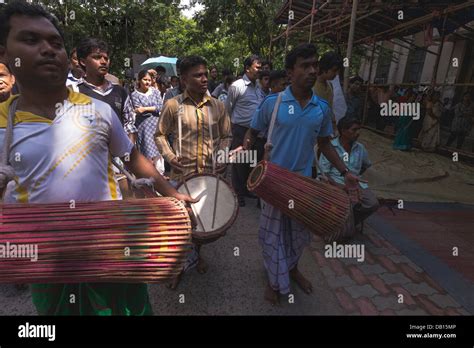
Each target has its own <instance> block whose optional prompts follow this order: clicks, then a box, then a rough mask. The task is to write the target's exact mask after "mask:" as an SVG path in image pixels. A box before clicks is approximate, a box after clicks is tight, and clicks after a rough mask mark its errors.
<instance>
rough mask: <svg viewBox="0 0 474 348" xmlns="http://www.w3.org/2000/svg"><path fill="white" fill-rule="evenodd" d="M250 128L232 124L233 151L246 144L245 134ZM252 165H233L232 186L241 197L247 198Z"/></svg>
mask: <svg viewBox="0 0 474 348" xmlns="http://www.w3.org/2000/svg"><path fill="white" fill-rule="evenodd" d="M247 130H248V128H247V127H244V126H240V125H238V124H232V146H231V147H232V150H233V149H235V148H237V147H239V146H241V145H242V144H243V143H244V137H245V133H247ZM251 169H252V168H251V167H250V163H234V164H232V186H233V187H234V190H235V192H236V193H237V195H238V196H239V197H243V196H245V195H246V194H247V193H248V191H247V178H248V177H249V174H250V171H251Z"/></svg>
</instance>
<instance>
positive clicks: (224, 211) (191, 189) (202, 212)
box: [177, 174, 239, 244]
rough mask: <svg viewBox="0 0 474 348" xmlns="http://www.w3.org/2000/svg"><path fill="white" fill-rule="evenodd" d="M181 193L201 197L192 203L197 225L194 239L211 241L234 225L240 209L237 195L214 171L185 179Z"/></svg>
mask: <svg viewBox="0 0 474 348" xmlns="http://www.w3.org/2000/svg"><path fill="white" fill-rule="evenodd" d="M177 190H178V192H180V193H184V194H187V195H190V196H191V197H193V198H200V201H199V202H198V203H195V204H192V208H193V213H194V215H195V217H196V220H197V221H196V223H197V226H196V228H195V229H194V230H193V241H194V242H195V243H197V244H207V243H211V242H214V241H216V240H217V239H219V238H220V237H222V236H224V235H225V233H226V231H227V230H228V229H229V228H230V227H231V226H232V225H233V224H234V222H235V219H236V218H237V214H238V212H239V205H238V201H237V195H236V194H235V192H234V190H233V189H232V187H231V186H230V185H229V184H228V183H227V182H226V181H225V180H223V179H221V178H219V177H217V176H216V175H212V174H195V175H192V176H189V177H187V178H186V179H185V181H184V183H181V184H180V185H179V186H178V188H177Z"/></svg>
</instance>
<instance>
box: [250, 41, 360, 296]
mask: <svg viewBox="0 0 474 348" xmlns="http://www.w3.org/2000/svg"><path fill="white" fill-rule="evenodd" d="M317 64H318V59H317V51H316V47H315V46H314V45H312V44H304V45H300V46H298V47H296V48H295V49H293V50H292V51H291V52H289V53H288V55H287V56H286V60H285V67H286V69H287V73H288V77H289V78H290V79H291V81H292V84H291V86H289V87H287V88H286V89H285V90H284V91H283V92H281V93H280V94H272V95H270V96H268V97H267V98H266V99H265V100H264V102H263V103H262V104H261V105H260V106H259V107H258V109H257V111H256V112H255V114H254V116H253V119H252V123H251V132H248V133H247V135H246V139H245V141H244V144H243V146H244V149H249V148H251V146H252V145H253V143H254V141H255V138H256V136H257V134H258V133H259V132H265V131H266V130H267V129H269V128H270V124H271V123H272V114H273V109H274V108H275V107H277V108H278V109H277V114H276V121H275V122H274V128H273V133H272V134H268V138H269V139H268V141H269V142H270V143H271V144H272V145H273V149H272V150H271V153H270V155H271V156H270V161H271V162H272V163H275V164H277V165H279V166H281V167H283V168H286V169H288V170H291V171H293V172H296V173H298V174H301V175H304V176H308V177H311V166H312V163H313V161H314V151H313V147H314V145H315V143H316V141H317V142H318V146H319V148H320V149H321V151H322V153H323V154H324V155H325V156H326V158H327V159H328V160H329V162H331V163H332V164H333V165H334V167H335V168H336V169H337V170H338V171H339V173H340V175H341V176H343V177H344V180H345V183H346V185H348V187H349V186H350V187H353V186H355V185H357V178H356V177H355V176H354V175H352V174H351V173H350V172H349V170H348V169H347V167H346V165H345V164H344V162H342V161H341V159H340V158H339V156H338V154H337V152H336V151H335V150H334V148H333V147H332V145H331V143H330V137H331V134H332V132H333V130H332V124H331V113H330V110H329V106H328V104H327V103H326V102H325V101H323V100H321V99H319V98H318V97H317V96H316V95H315V94H314V93H313V91H312V87H313V86H314V83H315V82H316V71H317ZM278 100H280V103H279V105H277V101H278ZM264 203H265V204H263V207H262V212H261V216H260V228H259V239H260V245H261V247H262V250H263V259H264V265H265V268H266V270H267V275H268V286H267V289H266V291H265V299H266V300H268V301H270V302H271V303H272V304H276V303H278V301H279V294H288V293H289V292H290V278H291V279H292V280H294V281H295V282H296V283H297V284H298V286H300V287H301V288H302V289H303V291H304V292H306V293H307V294H310V293H311V292H312V285H311V283H310V282H309V281H308V280H307V279H306V278H305V277H304V276H303V275H302V274H301V273H300V271H299V270H298V261H299V259H300V257H301V255H302V253H303V249H304V247H305V246H307V245H308V244H309V242H310V232H309V231H308V230H307V229H306V228H305V227H304V226H302V225H300V224H299V223H297V222H296V221H294V220H292V219H290V218H289V217H287V216H285V215H284V214H282V213H281V211H279V210H278V209H276V208H275V207H273V206H271V205H270V204H268V202H264Z"/></svg>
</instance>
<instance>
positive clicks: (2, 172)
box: [0, 98, 18, 192]
mask: <svg viewBox="0 0 474 348" xmlns="http://www.w3.org/2000/svg"><path fill="white" fill-rule="evenodd" d="M17 104H18V98H15V99H14V100H13V101H12V103H11V104H10V108H9V110H8V118H7V128H6V129H5V139H4V141H3V148H2V152H1V153H0V192H1V191H2V190H3V188H5V187H7V184H8V182H9V181H10V180H13V178H14V176H15V170H14V169H13V167H12V166H10V165H9V164H8V158H9V157H10V147H11V145H12V142H13V124H14V122H15V113H16V106H17Z"/></svg>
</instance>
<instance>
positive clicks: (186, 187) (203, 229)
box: [183, 179, 206, 232]
mask: <svg viewBox="0 0 474 348" xmlns="http://www.w3.org/2000/svg"><path fill="white" fill-rule="evenodd" d="M183 185H184V188H185V189H186V192H187V193H188V196H190V197H191V191H189V188H188V184H186V181H184V179H183ZM193 204H194V203H191V209H192V210H193V213H194V215H196V218H197V220H198V222H199V223H200V224H201V226H202V231H203V232H206V228H205V227H204V224H203V223H202V221H201V218H200V217H199V214H198V213H197V212H196V210H195V209H194V205H193Z"/></svg>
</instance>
